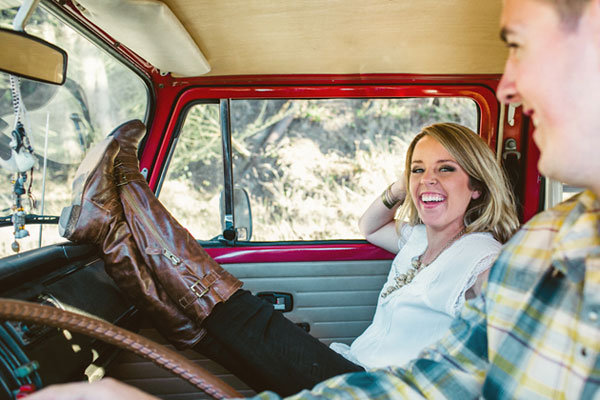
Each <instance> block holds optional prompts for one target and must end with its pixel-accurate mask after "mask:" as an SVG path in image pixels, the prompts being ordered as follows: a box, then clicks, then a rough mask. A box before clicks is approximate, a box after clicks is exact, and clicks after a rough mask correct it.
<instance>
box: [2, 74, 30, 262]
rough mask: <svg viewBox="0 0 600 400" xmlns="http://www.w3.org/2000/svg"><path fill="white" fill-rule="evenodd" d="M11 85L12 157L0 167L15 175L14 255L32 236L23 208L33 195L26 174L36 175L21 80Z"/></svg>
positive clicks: (13, 208)
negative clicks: (13, 118) (25, 238)
mask: <svg viewBox="0 0 600 400" xmlns="http://www.w3.org/2000/svg"><path fill="white" fill-rule="evenodd" d="M10 85H11V94H12V104H13V111H14V117H15V124H14V129H13V131H12V132H11V133H12V138H11V141H10V149H11V150H10V157H9V158H8V159H4V158H2V157H0V167H2V168H4V169H7V170H9V171H11V172H13V173H15V178H14V180H13V181H12V182H11V183H12V185H13V190H12V192H13V205H12V206H11V209H12V212H13V215H12V217H11V221H12V224H13V228H14V238H15V241H14V242H13V243H12V245H11V247H12V250H13V251H14V252H19V250H20V245H19V242H17V240H18V239H22V238H24V237H27V236H29V232H28V231H27V229H25V221H26V218H25V217H26V215H27V214H26V213H25V209H24V207H23V199H22V196H23V195H25V194H27V195H29V197H30V199H31V198H32V196H31V193H30V188H31V182H30V184H29V188H27V189H26V186H25V184H26V182H27V171H29V170H31V172H32V174H33V167H34V165H35V162H36V158H35V154H34V151H33V147H32V146H31V142H30V141H29V137H28V136H27V132H26V130H25V126H24V124H23V122H24V121H25V111H26V110H25V107H24V105H23V103H22V101H21V89H20V79H19V78H16V77H14V76H12V75H10Z"/></svg>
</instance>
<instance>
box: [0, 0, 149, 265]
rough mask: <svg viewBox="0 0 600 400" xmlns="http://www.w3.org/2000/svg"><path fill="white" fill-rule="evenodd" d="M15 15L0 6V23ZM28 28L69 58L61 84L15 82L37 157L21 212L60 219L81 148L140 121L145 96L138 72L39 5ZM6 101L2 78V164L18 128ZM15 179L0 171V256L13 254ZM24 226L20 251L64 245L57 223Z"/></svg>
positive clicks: (3, 77) (5, 78) (6, 86)
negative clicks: (58, 48) (129, 122)
mask: <svg viewBox="0 0 600 400" xmlns="http://www.w3.org/2000/svg"><path fill="white" fill-rule="evenodd" d="M0 3H1V2H0ZM6 4H9V5H10V4H12V2H8V3H6ZM7 7H8V6H7ZM17 10H18V7H9V8H3V5H2V4H0V26H2V27H6V28H10V27H11V24H12V20H13V18H14V16H15V14H16V12H17ZM26 31H27V32H28V33H30V34H32V35H34V36H38V37H41V38H43V39H45V40H47V41H49V42H51V43H53V44H56V45H57V46H59V47H61V48H62V49H64V50H65V51H66V52H67V54H68V66H67V81H66V83H65V84H64V85H63V86H53V85H48V84H41V83H36V82H32V81H28V80H26V79H21V100H22V103H23V104H24V106H25V108H26V109H27V113H26V118H25V119H24V121H23V122H24V126H25V131H26V133H27V136H28V137H29V139H30V141H31V144H32V147H33V149H34V151H35V156H36V160H37V161H36V163H37V164H36V166H34V170H33V173H31V171H28V172H27V181H26V183H25V189H28V194H25V195H23V196H22V199H23V206H24V211H25V212H26V213H28V214H34V215H38V216H39V215H43V216H59V215H60V212H61V210H62V208H63V207H65V206H67V205H68V204H69V202H70V200H71V199H70V196H71V183H72V181H73V177H74V175H75V171H76V170H77V167H78V166H79V163H80V162H81V160H82V159H83V157H84V155H85V153H86V151H87V150H89V149H90V147H91V146H92V145H93V144H95V143H96V142H98V141H99V140H101V139H102V138H104V137H105V136H106V135H107V134H108V133H110V132H111V131H112V130H113V129H114V128H115V127H117V126H118V125H120V124H121V123H123V122H125V121H127V120H130V119H134V118H139V119H144V116H145V113H146V108H147V104H148V94H147V89H146V85H145V84H144V82H143V81H142V80H141V79H140V78H139V77H138V76H137V75H136V74H134V73H133V72H132V71H131V70H129V69H128V68H126V67H125V66H124V65H122V64H120V63H119V62H117V61H116V60H115V59H113V58H112V57H111V56H110V55H108V54H107V53H105V52H104V51H103V50H101V49H99V48H98V47H96V46H95V45H94V44H92V43H91V42H89V41H88V40H87V39H86V38H84V37H83V36H81V34H79V33H78V32H76V31H74V30H72V29H71V28H69V27H68V26H67V25H65V24H64V23H62V22H61V21H59V20H58V19H57V18H56V17H54V16H53V15H52V14H50V13H48V12H47V11H45V10H44V8H43V7H38V8H37V10H36V11H35V13H34V15H33V16H32V18H31V20H30V21H29V23H28V25H27V26H26ZM12 101H13V96H12V94H11V85H10V82H9V76H8V75H7V74H4V73H0V157H1V158H2V159H3V160H9V159H10V157H11V147H10V146H11V139H12V132H13V130H14V129H15V126H16V125H15V117H14V110H13V104H12ZM2 165H4V163H2ZM15 179H16V174H15V173H14V172H13V171H11V170H9V169H7V168H3V167H2V166H0V210H2V211H1V212H0V221H1V224H0V257H5V256H8V255H11V254H14V252H13V249H12V247H13V243H14V242H15V241H14V234H13V232H14V229H13V226H12V224H11V222H10V215H11V214H12V208H13V207H14V204H15V197H14V194H13V188H14V181H15ZM30 185H31V186H30ZM25 229H26V231H27V232H28V233H29V235H28V236H27V237H25V238H23V239H20V240H18V243H19V247H20V251H24V250H30V249H34V248H37V247H40V246H44V245H48V244H52V243H56V242H63V241H65V239H63V238H61V237H60V236H59V235H58V229H57V226H56V225H55V224H45V225H41V224H39V223H31V224H27V225H26V226H25ZM40 231H41V232H40Z"/></svg>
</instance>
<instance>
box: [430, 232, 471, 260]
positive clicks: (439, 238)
mask: <svg viewBox="0 0 600 400" xmlns="http://www.w3.org/2000/svg"><path fill="white" fill-rule="evenodd" d="M425 229H426V231H427V249H425V252H424V253H423V256H422V257H421V261H422V262H424V263H425V264H428V263H430V262H431V260H433V259H435V258H437V256H438V255H439V254H440V253H441V252H442V251H444V250H445V249H446V248H447V247H449V245H451V243H449V242H451V241H454V240H456V239H458V237H457V236H460V234H461V233H462V231H463V229H465V226H464V225H463V224H459V225H458V224H457V225H453V226H449V227H446V228H444V229H441V230H437V229H434V228H430V227H428V226H426V227H425Z"/></svg>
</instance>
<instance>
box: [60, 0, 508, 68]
mask: <svg viewBox="0 0 600 400" xmlns="http://www.w3.org/2000/svg"><path fill="white" fill-rule="evenodd" d="M67 3H70V2H67ZM78 3H79V11H81V12H82V14H83V15H84V16H86V17H88V18H90V20H92V21H93V22H94V23H95V24H97V25H98V26H99V27H101V28H102V29H103V30H105V31H106V32H108V33H109V34H110V35H111V36H113V37H115V39H116V40H118V41H120V42H121V43H123V44H125V45H126V46H127V47H129V48H130V49H132V50H133V51H134V52H136V53H137V54H138V55H140V56H141V57H143V58H145V59H146V60H147V61H148V62H150V63H151V64H152V65H154V66H155V67H157V68H159V69H160V70H161V71H162V72H166V71H169V72H172V73H173V74H174V75H179V76H224V75H263V74H266V75H272V74H371V73H408V74H498V73H501V72H502V69H503V66H504V61H505V58H506V54H507V53H506V49H505V46H504V45H503V44H502V43H501V41H500V40H499V38H498V21H499V18H500V10H501V6H502V3H501V1H499V0H452V1H440V0H371V1H368V2H365V1H361V0H329V1H323V0H294V1H267V0H262V1H261V0H227V1H214V0H163V2H159V1H154V0H152V1H144V2H139V1H137V0H106V1H104V2H98V1H97V0H78ZM144 3H145V4H148V3H153V4H155V5H160V6H161V7H164V9H163V10H162V11H160V12H156V11H153V12H152V14H153V15H155V14H161V15H163V14H167V13H168V14H170V12H169V9H170V10H171V11H172V14H171V15H174V17H175V18H171V19H172V20H175V22H176V25H178V26H179V28H173V29H170V28H168V25H169V24H171V26H173V24H172V22H173V21H170V22H169V21H167V22H169V24H167V25H164V26H161V28H160V29H158V28H157V27H158V26H159V25H157V23H155V22H149V21H148V20H147V19H144V18H145V17H138V19H140V20H139V21H135V16H136V15H140V16H143V15H144V13H142V12H136V11H135V7H139V5H140V4H144ZM99 4H105V6H100V5H99ZM165 6H166V7H165ZM86 7H87V8H88V9H89V10H86ZM119 7H121V8H119ZM132 7H133V8H132ZM127 8H129V9H130V10H129V11H131V12H130V14H129V15H127V12H125V10H126V9H127ZM132 10H133V11H132ZM165 10H166V12H165ZM86 11H91V12H86ZM163 16H164V15H163ZM164 19H165V20H168V19H169V18H167V17H165V18H164ZM182 28H183V29H182ZM127 29H132V30H133V29H135V30H138V31H139V30H140V29H142V30H144V29H145V30H146V32H143V34H142V35H137V36H136V35H133V34H131V33H128V32H127ZM177 29H179V30H180V31H183V30H185V31H187V33H189V35H190V36H191V40H190V43H192V45H197V48H199V50H200V51H201V53H202V54H203V55H204V57H205V58H206V60H207V61H208V65H210V72H208V73H206V72H205V71H206V69H207V68H205V69H202V67H201V66H200V64H202V60H200V61H197V62H194V64H193V65H192V66H191V68H190V67H181V68H179V66H177V65H174V62H175V63H178V62H179V63H183V60H186V59H192V58H193V57H194V55H190V56H189V57H188V55H187V54H188V53H187V52H188V51H189V50H187V47H185V46H183V44H181V43H183V40H181V39H175V38H176V37H177V35H178V34H180V33H181V32H179V33H178V32H176V31H177ZM138 33H139V32H138ZM183 33H184V34H185V33H186V32H183ZM157 34H158V35H157ZM171 35H172V36H171ZM163 39H166V40H163ZM161 43H162V44H161ZM174 44H181V45H174ZM158 47H160V48H158Z"/></svg>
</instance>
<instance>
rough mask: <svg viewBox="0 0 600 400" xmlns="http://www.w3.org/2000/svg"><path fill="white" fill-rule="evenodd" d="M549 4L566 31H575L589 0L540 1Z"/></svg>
mask: <svg viewBox="0 0 600 400" xmlns="http://www.w3.org/2000/svg"><path fill="white" fill-rule="evenodd" d="M542 1H544V2H546V3H551V4H552V5H553V6H554V8H556V11H557V12H558V15H559V17H560V20H561V21H562V22H563V23H564V24H565V26H566V27H567V29H576V28H577V26H578V23H579V19H580V18H581V15H582V14H583V10H584V9H585V7H586V6H587V5H588V3H589V2H590V0H542Z"/></svg>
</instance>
